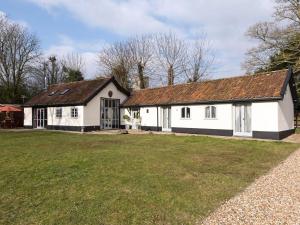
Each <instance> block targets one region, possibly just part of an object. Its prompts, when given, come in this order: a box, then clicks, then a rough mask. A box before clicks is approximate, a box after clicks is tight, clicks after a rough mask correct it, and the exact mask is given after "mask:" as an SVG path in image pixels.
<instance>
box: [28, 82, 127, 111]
mask: <svg viewBox="0 0 300 225" xmlns="http://www.w3.org/2000/svg"><path fill="white" fill-rule="evenodd" d="M110 81H113V82H114V83H116V82H115V79H114V78H99V79H96V80H84V81H78V82H71V83H63V84H55V85H51V86H49V88H48V89H47V90H45V91H43V92H41V93H40V94H38V95H36V96H34V97H33V98H32V99H30V100H29V101H28V102H26V103H25V104H24V106H60V105H83V104H86V103H87V102H88V101H89V100H90V99H91V98H92V97H94V96H95V95H96V94H97V93H98V92H99V91H100V90H102V89H103V88H104V87H105V86H106V85H107V84H108V83H109V82H110ZM119 88H120V87H119ZM120 89H122V88H120ZM67 90H68V91H67ZM64 91H65V93H64V94H63V92H64ZM124 92H126V91H124Z"/></svg>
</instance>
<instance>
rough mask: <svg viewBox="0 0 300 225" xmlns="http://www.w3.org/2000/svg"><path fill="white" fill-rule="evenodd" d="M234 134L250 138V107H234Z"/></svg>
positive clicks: (247, 105) (248, 105) (245, 105)
mask: <svg viewBox="0 0 300 225" xmlns="http://www.w3.org/2000/svg"><path fill="white" fill-rule="evenodd" d="M234 114H235V116H234V117H235V125H234V134H235V135H237V136H252V128H251V105H250V104H244V105H235V110H234Z"/></svg>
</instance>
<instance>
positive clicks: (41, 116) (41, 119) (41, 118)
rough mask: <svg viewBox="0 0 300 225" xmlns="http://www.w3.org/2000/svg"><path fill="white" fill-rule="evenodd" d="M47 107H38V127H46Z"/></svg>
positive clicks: (36, 118) (36, 117)
mask: <svg viewBox="0 0 300 225" xmlns="http://www.w3.org/2000/svg"><path fill="white" fill-rule="evenodd" d="M45 111H46V109H43V108H41V109H36V116H35V120H36V121H35V123H36V128H45V125H46V124H45V123H46V112H45Z"/></svg>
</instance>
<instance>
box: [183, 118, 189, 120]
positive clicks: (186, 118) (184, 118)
mask: <svg viewBox="0 0 300 225" xmlns="http://www.w3.org/2000/svg"><path fill="white" fill-rule="evenodd" d="M180 119H181V120H192V119H191V118H180Z"/></svg>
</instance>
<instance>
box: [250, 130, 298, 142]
mask: <svg viewBox="0 0 300 225" xmlns="http://www.w3.org/2000/svg"><path fill="white" fill-rule="evenodd" d="M293 133H295V129H291V130H284V131H279V132H271V131H253V132H252V136H253V138H259V139H272V140H281V139H284V138H286V137H288V136H290V135H291V134H293Z"/></svg>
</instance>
